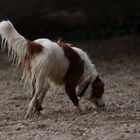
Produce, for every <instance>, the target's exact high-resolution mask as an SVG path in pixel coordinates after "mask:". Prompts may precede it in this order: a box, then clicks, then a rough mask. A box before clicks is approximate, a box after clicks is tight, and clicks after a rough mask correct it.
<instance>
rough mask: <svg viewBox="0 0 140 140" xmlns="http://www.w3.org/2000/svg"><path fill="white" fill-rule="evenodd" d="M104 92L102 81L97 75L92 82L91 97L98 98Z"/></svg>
mask: <svg viewBox="0 0 140 140" xmlns="http://www.w3.org/2000/svg"><path fill="white" fill-rule="evenodd" d="M103 93H104V82H103V81H102V80H101V79H100V77H99V76H97V78H96V79H95V81H94V82H93V83H92V97H94V98H100V97H102V95H103Z"/></svg>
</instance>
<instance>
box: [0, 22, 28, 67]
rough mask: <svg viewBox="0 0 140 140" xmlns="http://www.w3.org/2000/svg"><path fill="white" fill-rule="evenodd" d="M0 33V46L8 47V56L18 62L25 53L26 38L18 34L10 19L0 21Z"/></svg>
mask: <svg viewBox="0 0 140 140" xmlns="http://www.w3.org/2000/svg"><path fill="white" fill-rule="evenodd" d="M0 35H1V38H2V43H1V47H2V49H3V50H5V48H6V47H7V48H8V56H11V57H12V59H13V60H16V61H17V62H18V64H19V63H20V61H21V59H22V57H23V55H25V53H26V49H27V40H26V39H25V38H24V37H23V36H22V35H20V34H19V33H18V32H17V31H16V29H15V28H14V26H13V24H12V23H11V22H10V21H2V22H0Z"/></svg>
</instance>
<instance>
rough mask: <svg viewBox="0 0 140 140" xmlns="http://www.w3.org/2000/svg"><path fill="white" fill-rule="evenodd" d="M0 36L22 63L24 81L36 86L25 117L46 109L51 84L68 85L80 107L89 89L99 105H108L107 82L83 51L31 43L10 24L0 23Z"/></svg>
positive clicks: (49, 43) (59, 43)
mask: <svg viewBox="0 0 140 140" xmlns="http://www.w3.org/2000/svg"><path fill="white" fill-rule="evenodd" d="M0 35H1V37H2V47H3V48H5V47H6V46H7V47H8V52H9V54H11V56H12V57H13V59H15V60H17V62H18V64H21V66H22V68H23V76H22V79H24V80H25V81H29V82H30V83H31V85H32V86H31V87H32V90H31V93H32V100H31V102H30V105H29V108H28V111H27V114H26V116H25V118H27V117H31V115H32V113H33V112H34V111H41V110H42V103H43V99H44V97H45V95H46V92H47V91H48V89H49V87H50V83H51V82H52V83H53V84H55V85H59V86H61V85H64V87H65V91H66V93H67V95H68V96H69V98H70V100H71V101H72V102H73V104H74V106H76V107H77V108H79V107H80V106H79V98H78V97H81V96H83V95H84V93H85V92H86V90H87V88H88V89H89V90H90V97H91V99H92V101H93V102H94V103H95V105H97V106H98V107H104V106H105V103H104V101H103V93H104V83H103V82H102V80H101V79H100V77H99V74H98V72H97V70H96V68H95V66H94V64H93V63H92V62H91V61H90V59H89V57H88V55H87V54H86V53H85V52H84V51H83V50H81V49H79V48H76V47H71V45H69V44H67V43H65V42H62V41H57V42H54V41H51V40H49V39H45V38H44V39H37V40H35V41H29V40H27V39H25V38H24V37H23V36H22V35H20V34H19V33H18V32H17V31H16V29H15V28H14V26H13V24H12V23H11V22H10V21H2V22H0ZM77 87H78V88H79V92H78V93H76V88H77Z"/></svg>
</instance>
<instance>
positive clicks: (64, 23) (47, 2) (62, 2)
mask: <svg viewBox="0 0 140 140" xmlns="http://www.w3.org/2000/svg"><path fill="white" fill-rule="evenodd" d="M3 19H10V20H11V21H12V22H13V23H14V25H15V26H16V28H17V29H18V31H19V32H20V33H22V34H23V35H24V36H25V37H28V38H30V39H35V38H38V37H46V38H51V39H52V38H60V37H62V38H63V39H76V40H77V39H78V40H80V39H104V38H110V37H114V36H122V35H127V34H139V33H140V1H139V0H98V1H95V0H3V1H1V2H0V20H3Z"/></svg>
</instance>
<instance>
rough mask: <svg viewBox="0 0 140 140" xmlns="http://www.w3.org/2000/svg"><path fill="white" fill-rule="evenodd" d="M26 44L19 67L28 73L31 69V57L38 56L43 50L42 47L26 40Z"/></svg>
mask: <svg viewBox="0 0 140 140" xmlns="http://www.w3.org/2000/svg"><path fill="white" fill-rule="evenodd" d="M27 43H28V45H27V47H28V48H27V52H26V55H25V56H24V57H23V58H22V59H21V66H22V68H23V70H24V71H29V70H30V69H31V67H30V61H31V59H32V57H33V56H34V55H37V54H39V53H40V52H42V50H43V46H42V45H40V44H38V43H36V42H33V41H30V40H28V41H27Z"/></svg>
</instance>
